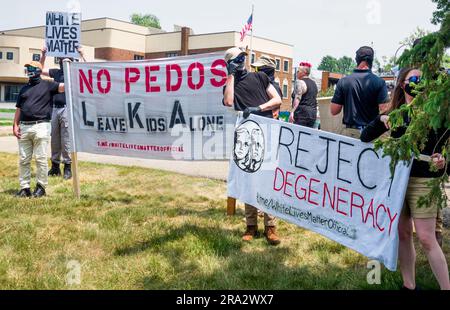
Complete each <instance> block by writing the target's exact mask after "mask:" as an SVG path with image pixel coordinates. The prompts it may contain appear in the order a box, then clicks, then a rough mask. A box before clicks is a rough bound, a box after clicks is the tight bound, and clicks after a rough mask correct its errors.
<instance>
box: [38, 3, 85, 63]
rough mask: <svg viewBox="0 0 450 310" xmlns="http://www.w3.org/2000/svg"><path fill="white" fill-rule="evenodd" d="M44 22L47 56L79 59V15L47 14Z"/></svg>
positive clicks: (64, 13)
mask: <svg viewBox="0 0 450 310" xmlns="http://www.w3.org/2000/svg"><path fill="white" fill-rule="evenodd" d="M45 20H46V23H45V25H46V27H45V44H46V46H47V55H49V56H54V57H72V58H79V54H78V47H79V46H80V42H81V13H69V12H67V13H66V12H47V15H46V19H45Z"/></svg>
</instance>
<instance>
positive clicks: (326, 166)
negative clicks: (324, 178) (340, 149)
mask: <svg viewBox="0 0 450 310" xmlns="http://www.w3.org/2000/svg"><path fill="white" fill-rule="evenodd" d="M319 138H320V139H323V140H327V161H326V163H325V169H324V170H323V171H321V170H320V169H319V166H318V165H316V169H317V171H318V172H319V173H320V174H325V173H327V171H328V160H329V154H330V141H333V142H336V140H334V139H331V138H327V137H322V136H319Z"/></svg>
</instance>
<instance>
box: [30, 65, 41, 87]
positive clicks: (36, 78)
mask: <svg viewBox="0 0 450 310" xmlns="http://www.w3.org/2000/svg"><path fill="white" fill-rule="evenodd" d="M41 74H42V71H41V69H39V68H34V67H28V68H27V75H28V78H29V80H30V84H37V83H39V82H40V81H41Z"/></svg>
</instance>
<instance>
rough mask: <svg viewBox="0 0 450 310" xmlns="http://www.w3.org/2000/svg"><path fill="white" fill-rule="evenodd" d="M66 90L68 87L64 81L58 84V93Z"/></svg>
mask: <svg viewBox="0 0 450 310" xmlns="http://www.w3.org/2000/svg"><path fill="white" fill-rule="evenodd" d="M65 91H66V88H65V86H64V83H59V86H58V93H63V92H65Z"/></svg>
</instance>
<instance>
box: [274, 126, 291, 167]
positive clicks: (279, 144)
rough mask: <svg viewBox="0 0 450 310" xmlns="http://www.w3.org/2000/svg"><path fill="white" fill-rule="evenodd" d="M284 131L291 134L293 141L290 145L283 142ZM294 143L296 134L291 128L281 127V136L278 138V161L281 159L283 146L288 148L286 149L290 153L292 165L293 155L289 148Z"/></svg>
mask: <svg viewBox="0 0 450 310" xmlns="http://www.w3.org/2000/svg"><path fill="white" fill-rule="evenodd" d="M284 130H289V132H290V133H291V139H292V140H291V142H289V143H287V144H286V143H282V142H281V137H282V136H283V131H284ZM292 143H294V132H293V131H292V130H291V129H290V128H288V127H285V126H281V128H280V136H279V137H278V150H277V159H278V158H279V155H280V147H281V145H283V146H285V147H286V149H287V150H288V152H289V159H290V163H291V165H292V154H291V150H290V149H289V146H291V145H292Z"/></svg>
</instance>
